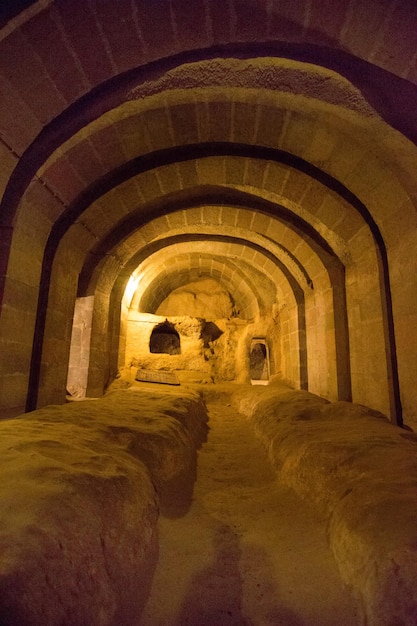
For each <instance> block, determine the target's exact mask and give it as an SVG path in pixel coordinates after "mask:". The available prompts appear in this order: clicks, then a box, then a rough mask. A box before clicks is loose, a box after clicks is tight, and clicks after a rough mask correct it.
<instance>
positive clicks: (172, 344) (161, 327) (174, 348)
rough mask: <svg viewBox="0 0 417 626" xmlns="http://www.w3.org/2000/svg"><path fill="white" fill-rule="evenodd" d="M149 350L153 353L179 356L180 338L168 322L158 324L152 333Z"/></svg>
mask: <svg viewBox="0 0 417 626" xmlns="http://www.w3.org/2000/svg"><path fill="white" fill-rule="evenodd" d="M149 350H150V352H153V353H159V354H161V353H164V354H181V342H180V336H179V334H178V333H177V331H176V330H175V328H174V325H173V324H171V323H170V322H163V323H162V324H158V326H155V328H154V329H153V331H152V334H151V338H150V340H149Z"/></svg>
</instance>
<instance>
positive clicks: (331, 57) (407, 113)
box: [0, 42, 417, 227]
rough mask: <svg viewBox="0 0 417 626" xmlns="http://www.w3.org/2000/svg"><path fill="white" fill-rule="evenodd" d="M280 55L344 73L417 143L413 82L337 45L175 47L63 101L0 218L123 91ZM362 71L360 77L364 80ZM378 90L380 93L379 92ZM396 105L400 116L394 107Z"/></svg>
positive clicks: (25, 158) (22, 167)
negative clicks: (182, 71) (192, 69)
mask: <svg viewBox="0 0 417 626" xmlns="http://www.w3.org/2000/svg"><path fill="white" fill-rule="evenodd" d="M253 56H255V57H258V58H259V57H260V58H262V57H277V58H279V57H282V58H289V59H295V60H300V61H302V62H307V63H315V64H317V65H320V66H322V67H328V68H330V69H332V70H334V71H336V72H338V73H339V74H341V75H342V76H345V77H346V78H347V79H348V80H349V81H350V82H351V83H352V84H353V85H355V86H357V87H358V88H359V89H360V91H361V92H362V93H363V94H364V96H365V97H366V99H367V100H368V102H369V103H370V104H371V105H372V106H373V107H374V108H375V110H376V111H377V112H378V113H379V114H380V115H381V117H382V118H383V119H385V120H386V121H387V123H388V124H389V125H390V126H392V127H393V128H396V129H398V130H399V131H400V132H401V133H402V134H403V135H405V136H406V137H408V138H409V139H410V140H411V141H413V142H414V143H417V131H416V128H417V113H416V111H415V107H413V106H411V103H412V102H414V101H415V100H416V98H417V87H416V86H414V85H412V84H411V83H409V82H407V81H405V80H402V79H401V78H399V77H397V76H395V75H393V74H389V73H388V72H386V71H385V70H383V69H381V68H377V67H375V66H374V65H370V64H369V63H366V62H365V61H362V60H360V59H358V58H355V57H352V56H351V55H349V54H348V53H345V52H342V51H340V50H339V51H337V52H336V51H335V50H332V51H329V50H327V49H320V48H318V47H317V46H308V45H307V46H306V45H305V44H303V45H302V46H299V45H294V44H283V43H277V42H272V43H268V42H266V43H263V44H262V53H261V55H260V50H259V43H257V44H253V43H245V44H238V45H237V44H233V45H230V46H229V45H225V46H217V47H214V48H212V49H203V50H195V51H192V52H184V53H179V54H177V55H173V56H172V57H169V58H166V59H159V60H158V61H154V62H152V63H149V64H148V65H145V66H143V67H138V68H134V69H133V70H129V71H127V72H125V73H123V74H120V75H118V76H116V77H113V78H111V79H109V80H108V81H105V82H104V83H102V84H101V85H99V86H98V87H96V88H95V89H93V90H92V91H90V92H89V93H88V94H86V95H85V96H82V97H81V98H80V99H79V100H77V101H76V102H74V103H73V104H72V105H70V106H68V107H67V108H66V109H65V110H63V112H62V113H61V114H60V115H58V116H57V117H55V118H54V119H53V120H52V121H50V122H49V123H48V124H47V125H46V126H45V127H44V128H43V129H42V131H41V132H40V133H39V134H38V136H37V137H36V138H34V140H33V141H32V143H31V144H30V146H28V148H27V149H26V150H25V152H24V154H22V155H21V156H20V159H19V162H18V164H17V166H16V167H15V169H14V171H13V173H12V175H11V176H10V180H9V183H8V185H7V186H6V189H5V192H4V195H3V199H2V202H1V203H0V223H1V224H2V225H4V227H7V226H11V225H12V224H13V220H14V214H15V211H16V208H17V206H18V203H19V201H20V198H21V196H22V195H23V193H24V191H25V189H26V188H27V187H28V185H29V183H30V181H31V180H32V178H33V177H34V176H35V174H36V172H37V170H38V169H39V168H40V167H41V165H42V164H43V163H44V162H45V161H46V160H47V159H48V157H49V156H50V155H51V154H52V153H53V152H54V150H56V149H58V148H59V146H60V145H62V144H63V143H64V142H65V141H66V140H68V139H69V138H70V137H72V136H73V135H74V134H75V133H77V132H78V131H80V130H81V129H82V128H84V127H85V126H86V125H87V124H88V123H90V122H92V121H94V120H95V119H97V118H98V117H99V116H101V115H103V114H104V113H106V112H107V111H109V110H111V109H113V108H115V107H117V106H118V105H120V104H122V103H123V102H124V101H125V99H126V95H127V94H128V93H129V91H131V90H132V89H134V88H135V87H136V86H137V85H138V84H140V83H143V82H147V81H150V80H152V79H153V78H155V77H159V76H160V75H161V74H164V73H166V72H168V71H169V70H170V69H173V68H175V67H177V66H178V65H183V64H188V63H195V62H198V61H201V60H207V59H216V58H229V57H235V58H237V59H240V58H243V59H248V58H249V59H250V58H251V57H253ZM364 77H366V80H364ZM381 91H383V92H384V97H383V98H381V95H380V94H381ZM399 110H400V111H401V116H399V115H398V111H399Z"/></svg>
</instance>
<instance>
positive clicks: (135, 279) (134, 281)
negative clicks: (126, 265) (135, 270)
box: [123, 274, 142, 306]
mask: <svg viewBox="0 0 417 626" xmlns="http://www.w3.org/2000/svg"><path fill="white" fill-rule="evenodd" d="M141 279H142V275H141V274H138V275H137V276H135V274H132V276H131V277H130V278H129V281H128V283H127V285H126V289H125V293H124V296H123V301H124V303H125V304H126V306H130V303H131V302H132V298H133V295H134V293H135V291H136V289H137V288H138V285H139V283H140V281H141Z"/></svg>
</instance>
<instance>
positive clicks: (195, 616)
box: [176, 522, 306, 626]
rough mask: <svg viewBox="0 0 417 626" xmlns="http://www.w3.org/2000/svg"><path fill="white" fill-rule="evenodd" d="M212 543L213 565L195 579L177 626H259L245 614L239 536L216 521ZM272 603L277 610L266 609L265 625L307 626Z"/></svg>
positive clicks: (264, 556)
mask: <svg viewBox="0 0 417 626" xmlns="http://www.w3.org/2000/svg"><path fill="white" fill-rule="evenodd" d="M213 543H214V552H215V554H214V559H213V562H212V563H211V564H210V565H208V566H207V567H205V568H204V569H202V570H201V571H200V572H199V573H197V574H196V575H195V576H194V578H193V580H192V583H191V586H190V589H189V591H188V594H187V596H186V597H185V600H184V603H183V606H182V609H181V612H180V615H179V617H178V620H177V621H176V624H178V626H179V625H180V626H185V625H187V626H256V623H257V622H252V621H251V620H249V619H247V618H245V617H244V615H243V613H242V597H243V578H242V575H241V573H240V570H239V565H240V561H241V556H242V551H241V547H240V539H239V536H238V535H237V534H236V533H235V532H234V531H233V529H232V528H231V527H230V526H228V525H227V524H224V523H221V522H217V524H216V526H215V528H214V537H213ZM265 558H267V555H265V554H259V555H258V559H265ZM271 591H272V590H271ZM272 603H273V604H275V609H274V610H273V611H272V612H271V611H270V610H269V611H268V609H266V612H267V615H265V616H264V620H263V623H264V624H267V623H269V624H271V625H272V624H273V625H274V626H280V625H282V626H306V624H304V622H303V621H300V620H299V618H298V617H297V616H296V615H295V614H294V613H293V612H292V611H290V610H288V609H286V608H285V607H279V608H278V607H277V605H276V603H275V602H274V601H273V600H272ZM268 604H269V605H270V604H271V602H270V601H269V602H268Z"/></svg>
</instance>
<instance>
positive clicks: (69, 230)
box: [0, 0, 417, 412]
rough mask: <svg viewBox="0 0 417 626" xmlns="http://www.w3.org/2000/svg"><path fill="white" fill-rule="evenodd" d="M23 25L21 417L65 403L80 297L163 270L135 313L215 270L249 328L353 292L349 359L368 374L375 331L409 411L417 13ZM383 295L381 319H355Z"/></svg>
mask: <svg viewBox="0 0 417 626" xmlns="http://www.w3.org/2000/svg"><path fill="white" fill-rule="evenodd" d="M26 4H28V3H26ZM15 13H16V11H15ZM3 16H4V20H5V21H6V20H7V14H5V13H3ZM9 16H10V17H11V18H12V19H10V20H9V21H8V22H7V24H5V26H4V27H3V29H2V30H1V31H0V115H1V117H0V120H1V122H0V140H1V142H0V160H1V191H2V194H3V195H2V202H1V205H0V228H1V232H2V244H3V249H4V253H3V254H2V257H1V262H2V265H1V268H0V274H1V276H2V277H3V278H2V285H1V292H0V301H2V302H3V307H4V311H6V313H7V310H9V311H11V313H12V315H13V316H14V319H15V320H16V319H19V320H20V321H21V322H22V323H23V322H24V323H25V324H26V325H27V328H28V330H27V336H25V338H23V339H22V340H20V341H19V343H21V344H22V345H23V344H25V345H26V347H25V348H23V347H21V350H20V351H19V354H20V356H19V360H20V365H19V366H18V367H17V366H16V367H15V368H13V367H12V368H11V370H10V371H7V372H6V373H5V377H6V378H5V379H4V380H8V382H9V383H10V380H11V378H10V377H12V376H14V377H15V378H14V380H15V381H16V380H17V378H16V376H17V377H18V378H19V381H20V382H19V383H17V386H16V392H15V396H16V397H15V399H10V402H9V404H10V403H11V404H13V402H15V403H16V406H17V405H19V404H20V405H22V404H25V403H26V405H27V406H28V407H32V408H33V406H34V404H36V401H37V400H36V398H37V397H38V388H39V387H42V386H43V387H44V388H45V389H49V391H45V398H46V399H48V400H51V399H53V397H54V394H55V393H56V390H55V391H53V390H52V389H51V381H50V379H48V373H47V372H48V368H49V369H50V368H53V367H54V364H56V362H57V361H60V360H63V362H66V361H67V354H68V342H69V339H68V338H69V336H70V327H71V319H72V311H73V306H74V299H75V297H76V296H78V297H82V296H85V295H93V294H95V295H96V296H97V294H101V296H102V297H103V298H104V300H106V299H107V301H108V300H109V299H110V300H111V301H112V302H120V300H121V297H122V294H123V291H124V288H125V286H126V284H127V282H128V280H129V277H130V276H131V274H132V273H134V272H135V271H139V270H138V268H139V267H140V266H141V264H144V266H145V267H146V268H147V269H146V280H143V281H141V282H140V286H139V287H138V293H137V294H136V296H135V298H136V301H137V302H138V303H140V306H141V307H143V308H144V309H147V310H151V311H154V310H156V308H157V307H158V303H160V302H162V300H163V299H164V298H166V297H167V295H169V290H170V288H171V289H175V288H176V287H178V286H179V285H180V284H185V282H186V281H188V280H192V279H193V277H194V276H195V273H196V272H197V275H198V273H199V272H200V273H201V274H202V275H204V276H206V277H208V276H210V277H216V278H217V279H218V280H220V281H223V283H224V284H227V285H228V289H229V290H230V293H231V295H232V297H233V299H234V300H235V301H236V302H239V303H240V305H239V310H240V311H242V312H244V313H242V315H243V317H246V318H251V317H253V316H254V315H256V314H258V313H259V311H262V310H265V309H266V308H268V306H271V303H273V302H278V303H280V304H287V303H289V302H291V303H294V302H295V303H298V304H300V303H302V302H303V301H304V299H305V298H307V299H308V298H311V294H312V292H314V294H316V295H314V297H315V298H319V297H320V296H319V295H320V294H322V295H323V294H325V293H326V292H327V290H329V289H331V290H333V308H334V311H333V313H332V315H333V318H336V319H334V321H333V326H335V327H336V331H335V332H336V346H337V344H338V341H339V340H338V339H337V336H338V331H337V326H338V325H340V326H343V325H347V326H349V327H350V351H351V355H353V356H352V358H353V359H355V358H356V359H357V361H359V360H360V356H359V352H360V350H359V348H358V347H356V346H359V345H360V344H361V342H362V343H363V337H364V335H363V334H362V335H361V333H360V331H359V326H360V325H362V333H365V330H364V329H365V328H366V327H368V328H369V327H370V326H371V324H372V322H373V320H375V319H377V322H376V324H377V326H378V325H379V326H378V328H379V330H378V331H375V333H377V334H378V337H380V339H378V342H379V344H381V355H382V356H381V358H382V361H384V362H386V368H387V370H386V372H385V374H386V376H387V377H388V378H389V379H390V380H391V381H393V382H392V385H391V388H390V390H388V391H387V395H388V396H390V397H391V400H390V401H389V403H390V406H391V411H394V412H395V411H397V412H398V411H399V410H400V409H399V404H400V392H399V388H398V372H397V368H398V362H397V361H398V358H397V351H399V352H400V353H401V347H400V348H398V342H400V343H401V341H404V337H403V336H402V335H401V336H400V335H398V334H397V337H395V331H394V318H395V315H396V312H395V307H396V306H398V315H399V316H400V314H401V315H403V317H402V319H405V317H404V316H407V315H408V312H407V311H405V310H404V306H403V301H404V298H405V296H404V291H403V289H402V288H401V284H404V282H408V284H409V285H410V284H411V285H414V284H415V278H411V277H410V276H409V275H408V274H407V270H401V272H403V273H404V272H405V274H407V275H403V276H402V279H401V281H398V282H396V281H395V279H396V277H397V275H398V273H399V272H400V269H399V268H400V266H402V265H403V257H400V256H399V255H398V252H397V250H398V247H399V245H400V242H402V243H401V245H402V246H403V255H405V256H406V255H407V251H408V252H409V251H410V250H412V249H413V247H414V242H415V238H414V233H415V199H416V186H417V180H416V177H415V163H416V156H417V152H416V146H415V142H416V140H417V130H416V129H417V107H416V106H415V103H416V102H417V99H416V96H417V87H416V82H417V46H416V41H415V32H416V28H417V6H416V4H415V2H411V1H408V0H399V1H398V2H396V3H393V2H388V1H387V2H379V1H378V2H377V1H376V0H373V1H369V0H356V1H350V2H348V1H347V0H344V1H341V2H339V3H337V7H336V6H334V5H333V4H331V5H328V3H327V2H325V1H324V0H323V1H321V0H320V1H317V2H311V1H307V0H306V1H305V2H298V3H294V2H290V3H282V2H279V3H278V2H274V1H265V2H262V1H255V0H253V1H252V0H248V1H246V2H243V1H240V0H233V1H232V2H229V3H224V2H223V0H213V1H212V0H210V1H209V2H207V1H206V2H204V1H202V0H201V1H196V2H193V3H192V9H190V3H189V2H187V0H170V1H168V0H167V1H166V2H150V0H148V1H145V0H143V1H139V0H138V1H133V0H118V2H104V1H103V0H100V1H99V0H96V1H94V0H91V1H89V2H85V1H81V0H72V1H71V2H69V0H55V1H51V2H49V1H48V2H36V3H32V6H30V7H29V8H28V10H27V11H23V12H21V13H20V14H19V15H15V16H13V14H12V13H9ZM208 248H209V249H208ZM365 268H366V269H365ZM346 272H347V279H346V282H344V281H345V273H346ZM368 274H370V275H375V281H374V282H375V284H378V287H374V282H373V280H374V279H369V278H367V277H368ZM260 276H263V277H264V278H263V280H260ZM393 277H394V278H393ZM393 282H394V284H393ZM63 285H65V289H63ZM353 285H354V287H353ZM341 286H342V287H341ZM373 289H375V290H376V291H377V292H378V293H376V291H375V294H374V298H375V301H377V300H379V301H380V302H379V308H380V311H379V312H378V313H376V312H375V310H374V309H375V307H376V304H375V302H372V303H371V304H370V305H369V309H368V311H369V313H366V314H364V313H363V312H361V313H358V314H356V313H351V317H350V319H347V318H348V317H349V315H348V313H347V312H346V310H347V309H348V310H350V311H354V310H356V309H355V307H359V302H360V301H362V302H363V299H364V298H365V295H366V294H367V293H369V292H372V290H373ZM355 290H356V291H355ZM17 291H18V292H19V296H18V297H17V296H16V292H17ZM63 291H64V292H65V294H66V296H65V297H63V295H62V294H63ZM342 292H343V293H342ZM323 297H325V296H323ZM393 297H394V304H393V302H392V298H393ZM97 300H99V298H98V297H97ZM346 302H347V303H348V304H346ZM381 302H382V304H381ZM340 303H341V304H340ZM338 306H340V308H342V309H344V310H345V312H344V313H343V314H342V313H341V312H340V311H339V313H338V314H337V308H338ZM349 307H351V308H350V309H349ZM6 313H5V314H4V315H3V318H2V322H1V325H0V338H1V341H2V346H3V348H4V350H5V351H6V352H7V351H10V352H11V353H12V352H13V351H14V352H16V345H11V344H12V343H13V344H15V343H16V342H15V340H14V339H13V341H12V340H11V339H10V337H11V335H12V334H13V333H12V329H13V322H12V321H11V320H9V318H8V317H7V314H6ZM355 316H356V317H355ZM359 318H360V319H359ZM359 322H360V324H359ZM103 323H104V322H103ZM400 325H401V322H398V327H400ZM354 329H357V330H354ZM323 332H324V331H323ZM403 332H404V331H403V330H401V333H403ZM340 333H342V335H343V333H344V334H345V335H346V332H345V331H343V332H342V330H340ZM355 333H357V334H358V337H357V338H355V337H354V335H355ZM34 338H35V339H34ZM343 341H345V339H344V340H343ZM343 341H342V340H340V341H339V343H343ZM370 341H371V342H372V339H370ZM416 343H417V340H416ZM29 346H30V347H29ZM336 352H337V350H336ZM355 354H357V356H356V357H355ZM336 357H337V355H336V356H335V358H336ZM329 358H330V357H329ZM347 358H348V357H347ZM373 358H374V355H372V356H369V361H371V360H372V359H373ZM336 360H337V358H336ZM400 361H401V363H400V368H402V369H403V370H404V372H405V370H406V369H407V367H408V365H409V361H408V360H407V357H406V356H404V357H400ZM357 367H359V366H357ZM364 367H365V366H364ZM366 367H367V366H366ZM368 369H369V368H368ZM15 370H16V371H15ZM64 370H65V368H63V372H64ZM27 372H29V374H27ZM387 372H388V373H387ZM360 375H361V374H360V373H359V374H358V378H360ZM63 376H64V374H63ZM5 384H6V383H5ZM52 387H54V385H52ZM359 387H360V384H359V383H357V384H356V387H355V385H354V388H357V389H358V391H357V393H358V394H359V396H360V395H361V393H362V392H361V391H360V390H359ZM25 390H26V391H25ZM26 393H28V397H29V400H28V401H27V402H26V401H25V400H24V399H22V397H23V396H24V395H25V394H26ZM18 397H19V398H18ZM361 397H362V396H361ZM364 400H366V398H364ZM406 402H407V403H408V404H411V400H407V401H406ZM403 403H404V400H403ZM370 404H371V405H372V401H370ZM395 406H396V407H397V408H396V409H395Z"/></svg>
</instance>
